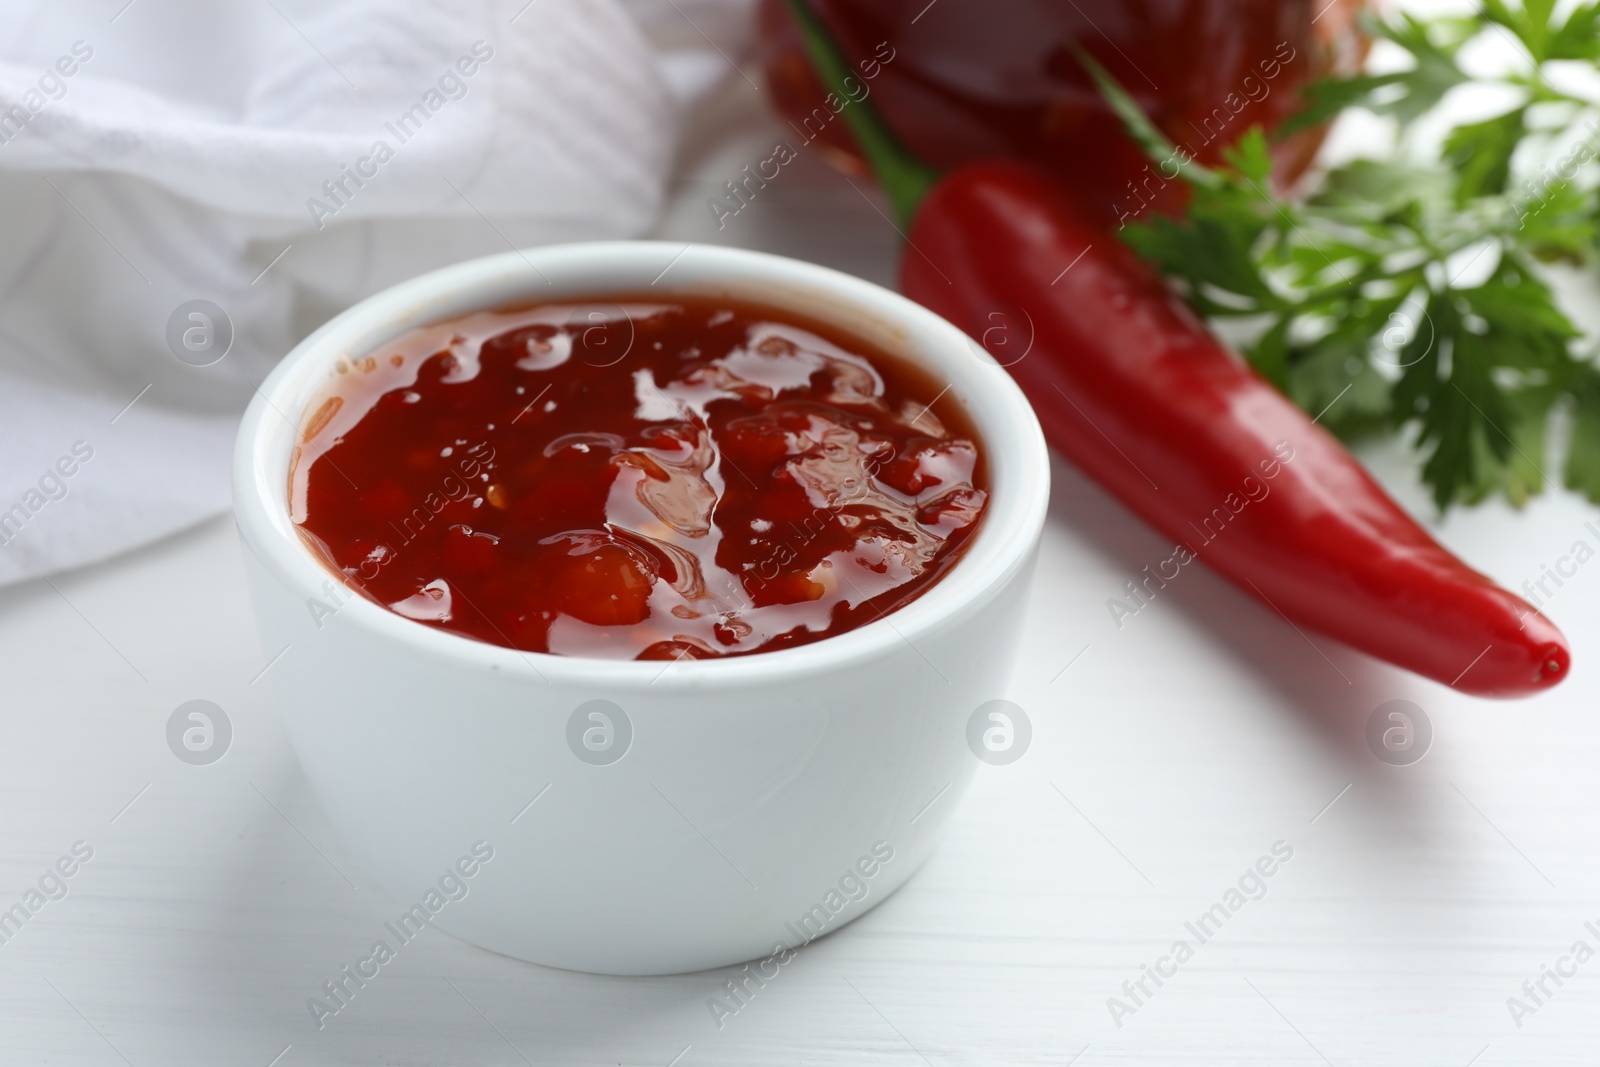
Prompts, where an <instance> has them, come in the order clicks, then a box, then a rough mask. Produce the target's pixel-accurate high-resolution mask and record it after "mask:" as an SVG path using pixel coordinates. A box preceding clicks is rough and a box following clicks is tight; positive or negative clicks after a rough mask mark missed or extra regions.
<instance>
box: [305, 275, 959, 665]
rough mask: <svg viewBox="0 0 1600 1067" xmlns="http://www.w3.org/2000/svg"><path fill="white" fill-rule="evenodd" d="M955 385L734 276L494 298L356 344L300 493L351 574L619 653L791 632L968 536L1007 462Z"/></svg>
mask: <svg viewBox="0 0 1600 1067" xmlns="http://www.w3.org/2000/svg"><path fill="white" fill-rule="evenodd" d="M943 389H944V386H943V383H940V382H935V381H932V380H931V379H928V378H927V377H925V376H924V375H923V374H922V372H920V371H918V370H916V369H915V368H912V367H910V366H909V365H907V364H904V363H902V362H901V361H899V360H897V359H895V358H893V357H891V356H889V355H888V354H887V353H883V352H880V351H876V350H875V349H872V348H871V347H870V346H868V345H866V344H864V343H863V342H861V341H860V340H857V339H854V338H852V337H850V336H849V335H848V334H845V333H842V332H841V331H838V330H836V329H833V328H830V327H827V326H824V325H821V324H817V323H812V322H806V321H803V320H801V319H799V318H798V317H796V316H794V315H792V314H790V313H788V312H775V311H772V310H771V309H767V308H762V307H759V306H755V305H750V304H745V303H740V302H732V301H729V300H727V299H721V298H719V299H711V298H692V299H684V298H678V297H675V298H673V300H672V301H671V302H670V303H667V302H653V301H648V300H644V299H640V300H634V299H631V298H608V302H603V303H595V304H585V305H574V304H561V305H539V306H532V307H526V308H519V309H507V310H502V311H493V312H480V313H476V314H472V315H468V316H465V317H462V318H460V319H456V320H452V321H449V322H445V323H441V324H437V325H434V326H429V327H425V328H422V329H419V330H414V331H412V332H410V333H408V334H405V335H403V336H401V337H399V338H397V339H396V340H394V341H392V342H390V343H388V344H386V345H384V346H382V347H381V348H380V349H378V350H377V351H376V352H375V353H374V354H373V355H371V356H368V357H365V358H362V359H359V360H354V361H350V362H347V363H342V364H341V365H340V366H339V368H338V373H337V374H336V375H335V376H334V378H333V380H332V381H331V382H330V384H329V386H328V388H327V390H326V396H325V398H324V399H323V400H322V402H321V403H320V404H319V405H316V406H314V408H313V411H312V414H311V416H310V418H309V420H308V422H307V424H306V426H305V427H304V428H303V445H302V447H301V448H300V449H299V451H298V452H297V454H296V457H295V461H294V464H293V468H292V472H291V479H290V482H291V484H290V504H291V511H292V516H293V519H294V521H295V523H296V524H297V525H298V526H299V528H300V530H301V532H302V535H303V536H304V537H305V538H306V539H307V541H308V543H310V544H311V545H312V546H313V547H314V548H315V549H316V550H317V551H318V553H319V554H320V555H321V556H322V557H323V558H324V559H325V560H326V561H327V563H328V565H329V566H330V567H331V568H332V569H334V570H335V571H336V572H338V573H339V574H340V575H341V576H343V578H344V580H345V582H346V584H347V585H349V586H351V587H352V588H355V589H357V590H358V591H359V592H361V593H362V594H364V595H366V596H367V597H369V598H371V599H373V600H375V601H377V602H378V603H380V604H383V605H385V606H386V607H388V608H389V609H390V610H391V611H394V612H397V613H398V614H401V615H404V616H406V617H407V618H411V619H414V620H416V621H418V622H420V623H423V624H425V625H428V626H435V627H439V628H442V629H446V630H451V631H454V632H456V633H460V634H464V635H467V636H469V637H474V638H477V639H479V640H482V641H488V642H492V643H495V644H500V645H506V646H510V647H512V648H517V649H522V650H527V651H538V652H553V653H559V654H565V655H576V656H596V657H606V658H620V659H633V658H642V659H670V658H677V657H682V656H688V657H693V658H705V657H714V656H725V655H736V654H742V653H749V652H759V651H764V650H768V649H777V648H783V647H788V646H791V645H797V644H804V643H807V642H810V641H816V640H819V639H821V638H823V637H827V636H830V635H832V634H837V633H841V632H844V631H847V630H850V629H853V628H855V627H857V626H861V625H863V624H865V623H867V622H870V621H872V620H873V619H876V618H878V617H880V616H881V615H883V614H885V613H887V612H890V611H893V610H895V609H896V608H898V607H900V606H901V605H903V604H905V603H907V602H908V601H910V600H913V599H915V598H916V597H917V596H919V595H920V594H921V593H922V592H924V591H925V590H926V589H927V588H928V587H929V585H930V584H932V583H933V582H935V581H937V580H938V578H939V577H940V576H941V575H942V574H943V573H945V572H946V571H947V570H948V569H949V568H950V566H951V565H952V564H953V563H954V562H955V560H956V559H957V558H958V557H959V555H960V554H961V552H962V551H963V549H964V547H965V545H966V543H967V542H968V540H969V539H970V537H971V535H972V533H973V532H974V530H975V529H976V527H977V525H978V523H979V520H980V517H981V513H982V510H983V506H984V504H985V501H986V499H987V493H986V485H987V479H986V475H985V472H984V465H983V460H982V456H981V455H980V450H979V447H978V444H977V441H976V438H975V435H974V433H973V431H972V429H971V426H970V424H969V423H968V422H967V420H966V418H965V414H964V413H963V412H962V411H961V410H960V408H959V407H958V405H957V404H956V403H955V402H954V400H953V398H951V397H950V396H949V395H948V394H946V393H943V392H942V390H943Z"/></svg>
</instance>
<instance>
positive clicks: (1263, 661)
mask: <svg viewBox="0 0 1600 1067" xmlns="http://www.w3.org/2000/svg"><path fill="white" fill-rule="evenodd" d="M1051 476H1052V478H1053V479H1054V490H1053V493H1052V495H1053V497H1054V499H1053V501H1052V506H1051V513H1050V518H1049V522H1050V524H1051V525H1054V526H1060V527H1066V528H1068V529H1070V531H1071V533H1070V535H1069V536H1072V537H1074V538H1076V539H1078V540H1080V541H1083V542H1086V543H1087V544H1088V545H1089V546H1090V547H1091V548H1092V549H1093V550H1094V551H1095V552H1096V553H1097V554H1099V555H1100V556H1102V557H1103V558H1105V559H1106V560H1108V561H1111V563H1112V564H1113V567H1114V570H1115V572H1116V573H1117V574H1126V575H1138V574H1140V573H1141V572H1142V570H1143V568H1144V566H1145V565H1146V564H1148V563H1152V562H1153V561H1159V560H1162V559H1165V558H1166V557H1167V556H1168V555H1169V554H1170V553H1171V551H1172V544H1171V543H1170V542H1169V541H1168V540H1166V539H1165V538H1164V537H1163V536H1162V535H1161V534H1159V533H1157V532H1155V531H1154V530H1152V529H1151V528H1150V527H1149V526H1147V525H1146V524H1145V523H1144V522H1143V520H1141V519H1139V518H1138V517H1137V516H1135V515H1134V514H1133V513H1132V512H1130V511H1129V510H1128V509H1127V508H1126V507H1124V506H1123V505H1122V504H1121V503H1120V502H1119V501H1117V500H1116V499H1114V498H1113V497H1111V496H1110V495H1109V494H1108V493H1106V492H1105V490H1103V489H1101V488H1100V486H1098V485H1097V484H1095V483H1094V482H1091V481H1090V480H1089V479H1088V478H1086V477H1085V476H1084V475H1082V474H1081V473H1079V472H1078V471H1077V470H1076V469H1075V468H1073V467H1071V466H1068V465H1067V464H1065V463H1063V462H1061V461H1059V460H1054V461H1053V462H1052V465H1051ZM1069 500H1070V501H1071V506H1070V510H1069V508H1067V507H1065V506H1063V505H1064V504H1065V502H1066V501H1069ZM1224 536H1225V534H1224ZM1203 559H1204V556H1203V555H1202V556H1201V557H1200V560H1198V561H1197V562H1200V561H1203ZM1160 597H1161V599H1160V603H1161V605H1162V610H1163V611H1172V612H1175V613H1177V614H1179V615H1181V616H1182V618H1183V620H1184V622H1185V624H1186V625H1188V626H1190V627H1192V628H1193V629H1194V631H1195V632H1196V633H1197V634H1198V635H1200V636H1201V639H1202V640H1203V641H1205V642H1206V643H1207V644H1208V645H1209V646H1211V648H1213V649H1214V650H1215V651H1216V653H1217V654H1218V655H1219V656H1225V657H1227V658H1228V659H1229V660H1230V661H1232V662H1233V663H1234V664H1235V665H1237V667H1238V669H1239V670H1240V672H1241V673H1245V674H1248V675H1250V676H1251V677H1252V678H1254V679H1256V680H1257V681H1258V682H1260V683H1262V684H1264V685H1265V686H1266V687H1267V688H1268V689H1269V690H1270V691H1271V692H1272V693H1273V694H1274V696H1275V697H1276V703H1278V704H1279V705H1280V706H1281V708H1282V711H1283V713H1284V715H1285V716H1287V717H1290V718H1292V719H1293V720H1294V721H1296V722H1298V723H1299V724H1301V725H1302V726H1304V727H1306V728H1307V729H1308V730H1309V731H1310V732H1311V733H1312V734H1313V735H1314V736H1315V738H1316V739H1317V740H1318V741H1319V742H1320V743H1321V745H1322V747H1323V748H1324V750H1325V751H1327V752H1330V753H1332V754H1333V755H1334V756H1335V757H1336V758H1337V759H1338V760H1339V762H1340V765H1341V766H1342V767H1343V769H1344V770H1345V772H1346V773H1348V774H1349V775H1351V776H1352V778H1354V779H1355V780H1356V781H1358V782H1359V783H1360V784H1362V786H1363V787H1364V788H1367V787H1370V788H1371V789H1374V790H1379V791H1381V792H1382V793H1384V794H1386V795H1387V799H1386V800H1385V801H1384V802H1385V803H1390V802H1392V803H1394V804H1395V805H1397V813H1398V811H1399V810H1401V809H1405V808H1406V807H1407V806H1408V805H1407V798H1408V797H1409V793H1408V792H1407V791H1403V790H1400V789H1398V788H1397V786H1398V785H1399V784H1400V783H1399V780H1398V779H1397V777H1396V776H1395V775H1394V774H1393V773H1392V772H1393V771H1394V770H1395V768H1392V767H1389V766H1387V765H1385V764H1383V763H1382V762H1380V761H1379V760H1378V759H1377V758H1376V757H1375V756H1374V755H1373V754H1372V752H1371V750H1370V749H1369V748H1368V745H1367V739H1366V724H1367V719H1368V717H1369V716H1370V715H1371V714H1372V712H1373V711H1374V710H1375V709H1376V708H1377V707H1378V706H1379V705H1380V704H1383V703H1384V702H1386V701H1389V700H1394V699H1413V700H1418V701H1419V702H1420V703H1426V702H1427V697H1426V694H1425V692H1424V683H1422V682H1420V681H1418V680H1416V679H1413V678H1412V677H1411V676H1409V675H1407V674H1406V673H1405V672H1403V671H1401V670H1399V669H1398V668H1395V667H1391V666H1389V665H1388V664H1385V663H1381V662H1379V661H1377V660H1374V659H1372V658H1370V657H1368V656H1366V655H1365V654H1363V653H1360V652H1356V651H1354V650H1353V649H1350V648H1349V647H1347V646H1345V645H1343V644H1341V643H1340V642H1338V641H1336V640H1335V639H1333V638H1331V637H1326V636H1324V635H1322V634H1318V633H1311V632H1309V631H1305V630H1304V629H1303V628H1300V629H1297V628H1296V627H1295V626H1294V625H1293V624H1291V623H1290V622H1289V621H1288V620H1286V619H1285V618H1284V617H1283V616H1282V615H1280V614H1278V613H1277V612H1276V611H1274V610H1273V609H1272V608H1271V607H1269V606H1268V605H1266V604H1264V603H1262V602H1260V601H1259V600H1257V599H1256V598H1254V597H1252V596H1251V595H1249V594H1248V593H1246V592H1244V591H1243V590H1241V589H1239V588H1238V587H1237V586H1235V585H1233V584H1232V583H1231V582H1229V581H1228V580H1227V579H1225V578H1223V577H1222V576H1221V575H1219V574H1217V573H1216V572H1214V571H1212V570H1210V569H1208V568H1206V567H1204V566H1193V565H1191V566H1186V567H1184V568H1183V571H1182V574H1181V577H1180V578H1179V579H1177V580H1175V581H1171V582H1168V583H1167V585H1166V587H1165V588H1163V589H1162V590H1161V591H1160ZM1412 806H1413V807H1414V805H1412ZM1414 813H1415V814H1420V811H1418V812H1414Z"/></svg>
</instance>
